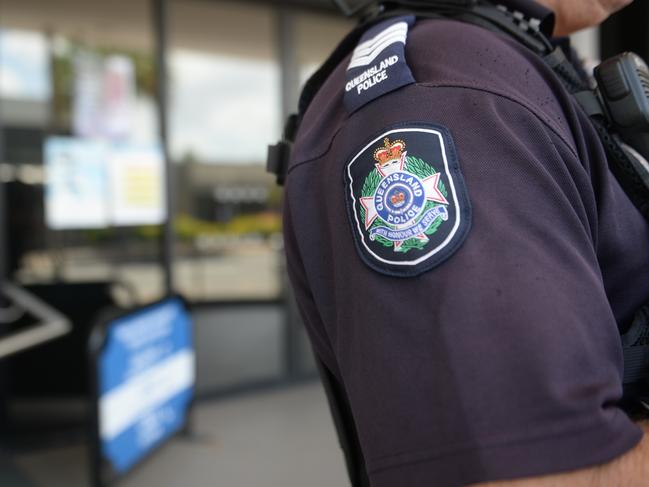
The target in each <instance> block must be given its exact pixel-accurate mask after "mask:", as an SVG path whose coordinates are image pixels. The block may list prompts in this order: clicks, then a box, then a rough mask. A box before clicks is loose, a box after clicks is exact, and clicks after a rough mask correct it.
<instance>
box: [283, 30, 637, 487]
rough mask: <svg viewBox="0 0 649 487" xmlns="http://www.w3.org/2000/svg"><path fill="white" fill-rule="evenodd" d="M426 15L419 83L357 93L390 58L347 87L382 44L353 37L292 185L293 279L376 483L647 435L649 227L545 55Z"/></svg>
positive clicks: (624, 445)
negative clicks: (357, 44) (640, 338)
mask: <svg viewBox="0 0 649 487" xmlns="http://www.w3.org/2000/svg"><path fill="white" fill-rule="evenodd" d="M408 27H409V28H408V32H407V41H406V42H405V47H404V44H403V43H401V47H402V48H405V52H404V54H405V60H406V61H407V65H408V67H409V69H410V71H411V75H412V81H414V82H412V81H411V82H408V83H405V84H404V86H402V87H400V88H398V89H394V90H392V91H389V92H388V93H385V94H383V95H382V96H379V97H376V98H375V99H372V100H371V101H369V102H366V103H364V104H363V103H360V104H358V106H351V107H350V105H349V104H348V103H346V101H345V97H346V96H350V95H349V93H350V92H352V93H354V92H355V93H357V94H358V85H359V84H362V83H365V81H367V79H374V80H375V81H376V82H377V83H378V84H379V85H380V83H382V82H383V81H384V80H381V77H385V76H383V75H381V69H382V68H381V66H379V65H377V67H376V69H375V70H374V71H372V72H370V73H368V75H366V76H363V75H359V76H361V77H360V78H359V77H358V76H355V77H356V80H355V81H354V77H352V78H351V81H352V84H351V85H349V86H348V83H349V82H350V77H349V69H348V68H349V66H350V63H351V61H353V60H354V59H355V58H356V57H358V58H359V59H360V61H359V63H360V67H361V68H362V67H363V66H367V65H368V64H365V65H363V64H362V63H363V62H367V60H368V59H369V60H370V61H372V59H371V52H370V53H369V54H368V52H367V49H370V51H371V48H372V47H373V46H372V45H371V43H370V44H369V45H368V46H366V49H365V50H360V51H359V52H357V53H355V54H354V55H353V56H351V55H350V56H348V58H347V59H346V60H344V61H343V62H342V63H341V64H340V66H338V68H337V69H336V70H335V71H334V72H333V73H332V74H331V76H330V77H329V79H328V81H327V82H326V83H325V85H324V86H323V87H322V89H321V90H320V92H319V93H318V95H317V96H316V98H315V99H314V101H313V102H312V104H311V106H310V108H309V110H308V111H307V113H306V115H305V118H304V121H303V123H302V126H301V128H300V131H299V133H298V137H297V141H296V144H295V147H294V150H293V156H292V161H291V164H290V168H289V174H288V178H287V185H286V201H285V239H286V249H287V254H288V266H289V273H290V277H291V280H292V283H293V285H294V288H295V292H296V296H297V301H298V304H299V307H300V310H301V313H302V315H303V317H304V320H305V323H306V326H307V328H308V331H309V334H310V336H311V339H312V341H313V343H314V346H315V350H316V352H317V354H318V355H319V356H320V358H321V359H322V360H323V362H324V363H325V365H326V366H327V367H328V368H329V369H330V370H331V371H332V372H333V374H334V375H335V376H336V377H337V378H338V380H339V381H340V382H341V383H342V384H344V388H345V390H346V392H347V394H348V396H349V400H350V403H351V407H352V410H353V414H354V418H355V421H356V423H357V427H358V432H359V437H360V442H361V445H362V448H363V452H364V455H365V458H366V462H367V468H368V471H369V476H370V480H371V483H372V486H373V487H395V486H408V487H431V486H435V487H453V486H461V485H465V484H469V483H474V482H483V481H488V480H495V479H505V478H517V477H526V476H535V475H540V474H547V473H557V472H561V471H568V470H574V469H578V468H582V467H588V466H593V465H596V464H599V463H602V462H606V461H608V460H611V459H613V458H615V457H617V456H619V455H621V454H622V453H624V452H626V451H628V450H629V449H631V448H632V447H633V446H634V445H635V444H636V443H637V442H638V441H639V438H640V436H641V433H640V431H639V429H638V428H637V427H636V426H635V425H634V424H633V423H632V422H631V420H630V419H629V418H628V417H627V415H626V414H625V413H624V412H623V411H622V410H621V409H619V407H618V406H617V402H618V400H619V399H620V396H621V393H622V388H621V374H622V353H621V348H620V338H619V333H618V326H624V325H625V324H628V322H629V320H630V319H631V317H632V315H633V313H634V312H635V310H637V309H638V308H639V307H640V306H641V304H642V303H644V302H646V301H647V299H649V252H648V250H649V226H648V225H647V223H646V222H645V221H644V220H643V218H642V217H641V215H640V214H639V213H638V211H637V210H636V209H635V208H634V207H633V205H632V204H631V203H630V201H629V199H628V198H627V196H626V195H625V194H624V193H623V191H622V190H621V188H620V186H619V185H618V183H617V181H616V180H615V179H614V177H613V176H612V175H611V172H610V171H609V169H608V167H607V163H606V160H605V155H604V153H603V149H602V147H601V144H600V142H599V140H598V138H597V136H596V133H595V131H594V130H593V128H592V127H591V126H590V124H589V121H588V119H587V117H586V116H585V115H584V113H583V112H582V111H581V110H580V108H578V107H577V106H576V105H575V103H574V102H573V100H572V99H571V98H570V96H568V95H567V93H566V91H565V90H564V89H563V87H562V86H561V85H560V83H559V81H558V80H557V79H556V78H555V76H554V75H553V74H552V72H550V71H549V69H548V68H547V67H546V66H545V65H544V64H543V62H542V61H541V60H540V59H538V58H536V57H535V56H534V55H533V54H532V53H530V52H528V51H527V50H526V49H525V48H523V47H521V46H520V45H518V44H517V43H516V42H514V41H512V40H510V39H509V38H507V37H505V36H500V35H498V34H495V33H492V32H489V31H487V30H484V29H481V28H479V27H476V26H473V25H469V24H465V23H458V22H454V21H449V20H418V21H417V22H416V23H414V24H412V23H411V25H409V26H408ZM390 35H392V34H390ZM395 35H396V36H397V37H398V38H401V37H399V36H401V35H402V31H399V32H397V33H396V34H395ZM363 55H369V56H370V57H369V58H363V57H362V56H363ZM359 56H360V57H359ZM402 57H403V56H402ZM400 60H402V59H400ZM382 61H385V63H386V64H385V66H388V65H389V64H390V63H392V62H394V61H395V59H394V58H392V60H390V57H389V56H388V57H385V58H382V57H380V56H379V57H378V58H376V59H375V60H374V61H372V62H376V63H380V62H382ZM385 66H384V67H385ZM387 69H389V68H387ZM359 72H362V69H361V71H359ZM377 73H378V75H379V78H374V76H376V75H377ZM388 73H389V71H388ZM370 75H372V76H370ZM370 84H371V83H366V86H367V87H368V89H371V88H372V87H371V86H370ZM349 88H352V89H351V90H350V89H349ZM354 90H355V91H354ZM352 105H353V102H352ZM413 215H415V216H414V218H411V217H412V216H413Z"/></svg>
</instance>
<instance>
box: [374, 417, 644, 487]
mask: <svg viewBox="0 0 649 487" xmlns="http://www.w3.org/2000/svg"><path fill="white" fill-rule="evenodd" d="M641 438H642V431H641V430H640V428H638V427H637V426H636V425H634V424H633V423H632V422H631V421H630V420H629V418H628V417H627V416H626V415H625V414H616V415H614V416H613V418H612V419H611V420H610V421H609V422H607V423H605V424H602V423H599V424H598V425H597V426H595V427H591V428H589V429H586V430H581V431H577V432H574V433H569V434H568V433H566V434H561V435H554V436H550V437H544V438H539V439H535V440H531V441H526V442H517V443H509V444H504V445H494V446H484V447H473V448H466V449H463V450H462V451H455V452H449V453H446V454H438V455H427V456H425V457H424V456H422V455H421V452H420V453H419V454H418V452H412V453H411V454H409V455H408V456H399V460H398V461H396V462H395V458H384V459H382V460H381V462H371V463H370V468H369V475H370V479H371V481H372V486H373V487H393V486H394V485H408V486H409V487H430V485H435V486H436V487H459V486H463V485H467V484H472V483H479V482H489V481H495V480H507V479H515V478H524V477H534V476H540V475H547V474H553V473H560V472H568V471H573V470H578V469H580V468H587V467H591V466H595V465H599V464H602V463H606V462H608V461H611V460H613V459H614V458H616V457H618V456H620V455H622V454H623V453H626V452H627V451H629V450H630V449H632V448H633V447H634V446H636V445H637V444H638V442H639V441H640V439H641Z"/></svg>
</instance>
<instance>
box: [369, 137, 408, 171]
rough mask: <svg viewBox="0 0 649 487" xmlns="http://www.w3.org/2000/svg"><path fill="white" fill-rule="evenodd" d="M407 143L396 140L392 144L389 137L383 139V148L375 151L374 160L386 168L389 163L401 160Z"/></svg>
mask: <svg viewBox="0 0 649 487" xmlns="http://www.w3.org/2000/svg"><path fill="white" fill-rule="evenodd" d="M405 148H406V143H405V142H404V141H403V140H395V141H394V142H392V143H390V139H388V138H387V137H386V138H385V139H383V147H380V148H378V149H376V150H375V151H374V159H376V161H377V162H378V163H379V164H380V165H381V166H385V165H386V164H388V163H389V162H392V161H394V160H398V159H401V155H402V154H403V150H404V149H405Z"/></svg>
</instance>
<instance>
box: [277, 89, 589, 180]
mask: <svg viewBox="0 0 649 487" xmlns="http://www.w3.org/2000/svg"><path fill="white" fill-rule="evenodd" d="M415 86H420V87H422V88H458V89H465V90H473V91H479V92H482V93H489V94H491V95H494V96H497V97H499V98H503V99H505V100H508V101H510V102H512V103H515V104H516V105H518V106H520V107H522V108H524V109H525V111H527V112H529V113H531V114H532V115H533V116H534V118H536V119H537V120H539V121H540V122H541V123H542V124H543V125H544V126H545V127H547V128H548V129H549V130H550V131H551V132H552V133H553V134H554V135H555V136H556V137H557V138H558V139H559V140H561V142H562V143H563V144H564V145H565V147H566V148H567V149H568V150H569V151H570V153H571V154H572V155H573V156H574V157H575V158H576V159H579V155H578V154H577V152H576V150H575V149H574V148H573V147H572V145H571V144H570V142H569V141H567V140H566V138H565V137H564V136H563V135H561V133H560V132H559V130H558V129H557V128H555V127H553V126H552V124H551V123H550V122H549V121H548V120H545V119H544V118H543V117H541V116H540V115H538V114H537V113H536V112H535V111H534V109H533V107H532V106H531V105H528V104H527V103H525V102H523V101H522V100H519V99H518V98H516V97H514V96H512V95H510V94H508V93H505V92H500V91H498V90H494V89H491V88H484V87H479V86H472V85H468V84H455V83H441V84H434V83H426V82H424V83H416V84H415ZM341 130H342V125H341V126H340V127H338V129H336V131H335V132H334V134H333V135H332V137H331V139H330V140H329V144H328V145H327V147H326V149H325V150H323V151H322V152H320V153H319V154H318V155H315V156H313V157H310V158H308V159H305V160H303V161H299V162H296V163H295V164H293V165H291V167H290V168H289V169H288V172H287V175H288V174H290V173H291V172H293V171H294V170H295V169H297V168H298V167H300V166H303V165H305V164H309V163H311V162H315V161H317V160H318V159H320V158H321V157H323V156H325V155H326V154H327V153H328V152H329V151H330V150H331V146H332V145H333V141H334V139H335V138H336V137H337V136H338V134H339V133H340V131H341Z"/></svg>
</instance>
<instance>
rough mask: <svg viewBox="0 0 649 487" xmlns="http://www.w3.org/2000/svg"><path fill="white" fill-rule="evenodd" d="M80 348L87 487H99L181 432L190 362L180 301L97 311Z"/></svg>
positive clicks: (190, 390) (192, 373)
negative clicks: (84, 374) (84, 356)
mask: <svg viewBox="0 0 649 487" xmlns="http://www.w3.org/2000/svg"><path fill="white" fill-rule="evenodd" d="M88 351H89V367H90V400H91V401H92V404H91V411H92V414H91V418H90V435H89V436H90V472H91V485H93V487H104V486H107V485H109V484H111V483H112V482H113V481H114V480H116V479H118V478H120V477H123V476H124V475H126V474H127V473H128V472H130V471H131V470H132V469H133V468H135V467H136V466H137V465H139V464H140V463H141V462H142V461H144V460H145V459H146V458H148V457H149V456H150V455H151V454H152V453H153V452H154V451H156V450H157V449H158V448H159V447H161V446H162V445H163V444H164V443H166V442H167V441H168V440H169V439H170V438H172V437H173V436H175V435H176V434H183V433H185V434H186V433H187V431H188V428H189V422H190V421H189V419H190V412H191V408H192V404H193V399H194V386H195V377H196V360H195V351H194V343H193V329H192V323H191V320H190V317H189V313H188V311H187V306H186V304H185V302H184V301H183V300H182V299H181V298H180V297H178V296H172V297H169V298H165V299H163V300H161V301H158V302H156V303H153V304H151V305H148V306H144V307H141V308H138V309H136V310H133V311H130V312H128V313H126V314H123V315H120V316H116V317H115V316H113V317H110V316H105V317H104V319H103V320H101V321H100V322H99V323H98V325H97V326H96V327H95V329H94V331H93V333H92V334H91V336H90V339H89V347H88Z"/></svg>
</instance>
